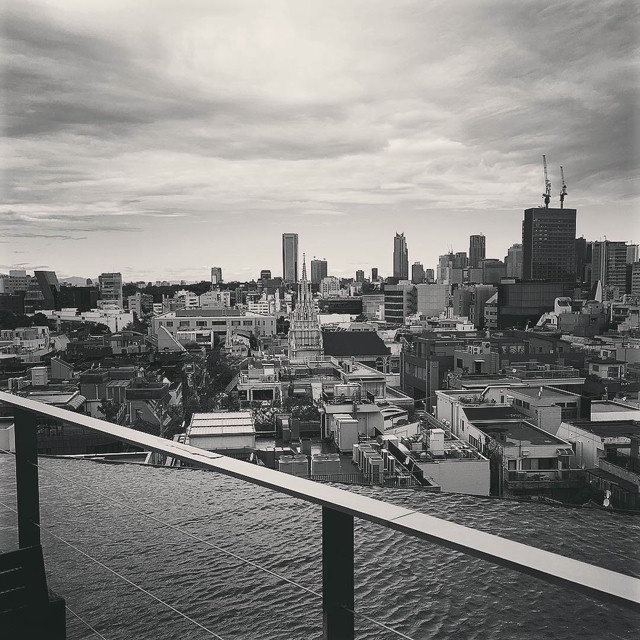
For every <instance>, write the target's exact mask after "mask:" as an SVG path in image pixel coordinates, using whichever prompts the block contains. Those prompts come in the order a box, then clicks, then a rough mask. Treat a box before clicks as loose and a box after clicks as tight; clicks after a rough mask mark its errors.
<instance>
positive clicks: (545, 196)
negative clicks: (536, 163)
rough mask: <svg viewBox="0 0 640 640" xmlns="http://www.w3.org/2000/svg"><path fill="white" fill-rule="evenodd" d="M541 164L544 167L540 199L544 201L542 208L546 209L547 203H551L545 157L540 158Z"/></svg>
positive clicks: (549, 182)
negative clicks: (542, 190) (542, 189)
mask: <svg viewBox="0 0 640 640" xmlns="http://www.w3.org/2000/svg"><path fill="white" fill-rule="evenodd" d="M542 164H543V166H544V193H543V194H542V198H543V200H544V206H545V207H546V208H547V209H548V208H549V202H551V181H550V180H549V175H548V174H547V156H545V155H543V156H542Z"/></svg>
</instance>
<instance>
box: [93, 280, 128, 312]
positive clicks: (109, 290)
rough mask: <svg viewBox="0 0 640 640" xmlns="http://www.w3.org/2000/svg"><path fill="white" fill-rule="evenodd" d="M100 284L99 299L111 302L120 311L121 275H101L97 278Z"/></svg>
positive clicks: (121, 301)
mask: <svg viewBox="0 0 640 640" xmlns="http://www.w3.org/2000/svg"><path fill="white" fill-rule="evenodd" d="M98 282H99V284H100V299H101V300H102V301H105V302H113V303H115V304H117V305H118V306H119V307H120V308H121V309H122V303H123V300H122V274H121V273H101V274H100V275H99V276H98Z"/></svg>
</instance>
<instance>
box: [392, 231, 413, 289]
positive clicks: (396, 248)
mask: <svg viewBox="0 0 640 640" xmlns="http://www.w3.org/2000/svg"><path fill="white" fill-rule="evenodd" d="M393 277H394V278H398V279H399V280H407V279H408V278H409V250H408V249H407V239H406V238H405V237H404V233H396V235H395V238H394V239H393Z"/></svg>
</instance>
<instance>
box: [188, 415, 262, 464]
mask: <svg viewBox="0 0 640 640" xmlns="http://www.w3.org/2000/svg"><path fill="white" fill-rule="evenodd" d="M185 435H186V439H185V442H186V444H189V445H191V446H192V447H198V448H200V449H205V450H207V451H217V452H220V453H223V454H224V455H226V456H231V457H233V458H240V459H244V460H248V459H249V458H250V457H251V454H252V453H253V451H254V449H255V447H256V429H255V425H254V422H253V417H252V414H251V411H214V412H211V413H194V414H193V415H192V416H191V421H190V423H189V426H188V427H187V431H186V434H185Z"/></svg>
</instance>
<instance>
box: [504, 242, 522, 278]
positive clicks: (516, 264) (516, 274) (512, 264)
mask: <svg viewBox="0 0 640 640" xmlns="http://www.w3.org/2000/svg"><path fill="white" fill-rule="evenodd" d="M504 262H505V264H506V265H507V278H522V245H521V244H512V245H511V246H510V247H509V249H507V257H506V258H505V260H504Z"/></svg>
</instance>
